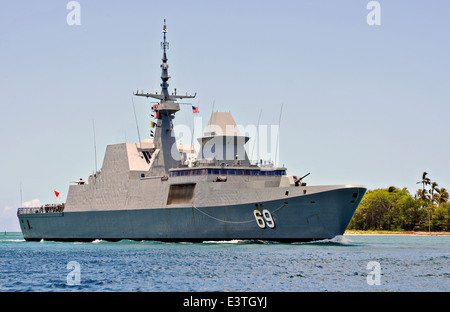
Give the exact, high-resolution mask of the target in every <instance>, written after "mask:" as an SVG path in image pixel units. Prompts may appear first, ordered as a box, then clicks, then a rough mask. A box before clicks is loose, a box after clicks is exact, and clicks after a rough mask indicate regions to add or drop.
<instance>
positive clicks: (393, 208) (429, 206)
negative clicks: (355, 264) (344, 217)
mask: <svg viewBox="0 0 450 312" xmlns="http://www.w3.org/2000/svg"><path fill="white" fill-rule="evenodd" d="M427 175H428V173H427V172H424V173H423V174H422V180H421V181H418V182H417V183H418V184H422V188H421V189H418V190H417V192H416V193H415V194H414V195H411V194H410V193H409V192H408V190H407V189H406V188H403V189H399V188H396V187H395V186H390V187H389V188H386V189H376V190H370V191H368V192H367V193H366V194H365V195H364V198H363V199H362V201H361V203H360V205H359V207H358V209H357V210H356V212H355V214H354V216H353V219H352V221H351V222H350V224H349V226H348V229H349V230H387V231H402V230H403V231H433V232H439V231H447V232H448V231H450V202H449V193H448V191H447V189H446V188H444V187H439V185H438V183H436V182H432V181H431V180H430V179H429V178H428V177H427Z"/></svg>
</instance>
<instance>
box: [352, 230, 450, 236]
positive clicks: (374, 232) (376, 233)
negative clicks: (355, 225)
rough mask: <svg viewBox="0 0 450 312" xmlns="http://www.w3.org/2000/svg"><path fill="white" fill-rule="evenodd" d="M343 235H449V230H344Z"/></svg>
mask: <svg viewBox="0 0 450 312" xmlns="http://www.w3.org/2000/svg"><path fill="white" fill-rule="evenodd" d="M344 235H392V236H450V232H423V231H420V232H414V231H398V232H397V231H359V230H346V231H345V232H344Z"/></svg>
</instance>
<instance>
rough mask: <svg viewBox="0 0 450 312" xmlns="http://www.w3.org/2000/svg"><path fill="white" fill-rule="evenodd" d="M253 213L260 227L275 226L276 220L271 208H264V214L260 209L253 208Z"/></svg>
mask: <svg viewBox="0 0 450 312" xmlns="http://www.w3.org/2000/svg"><path fill="white" fill-rule="evenodd" d="M253 215H254V216H255V220H256V224H258V226H259V227H260V228H262V229H265V228H266V225H267V226H268V227H270V228H271V229H273V228H274V227H275V221H274V220H273V218H272V214H271V213H270V211H269V210H267V209H264V210H263V211H262V214H261V212H260V211H259V210H253Z"/></svg>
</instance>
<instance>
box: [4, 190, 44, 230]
mask: <svg viewBox="0 0 450 312" xmlns="http://www.w3.org/2000/svg"><path fill="white" fill-rule="evenodd" d="M41 205H42V204H41V201H40V199H38V198H35V199H33V200H30V201H27V202H24V203H22V207H40V206H41ZM17 208H18V207H15V206H11V205H6V206H3V207H0V232H3V231H7V232H20V225H19V220H18V219H17Z"/></svg>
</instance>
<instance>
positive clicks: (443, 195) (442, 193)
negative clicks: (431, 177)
mask: <svg viewBox="0 0 450 312" xmlns="http://www.w3.org/2000/svg"><path fill="white" fill-rule="evenodd" d="M436 191H437V194H436V195H437V196H436V202H437V203H438V205H439V206H440V205H441V204H443V203H446V202H447V201H448V199H449V194H448V192H447V190H446V189H445V187H441V188H440V189H437V190H436Z"/></svg>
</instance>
